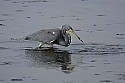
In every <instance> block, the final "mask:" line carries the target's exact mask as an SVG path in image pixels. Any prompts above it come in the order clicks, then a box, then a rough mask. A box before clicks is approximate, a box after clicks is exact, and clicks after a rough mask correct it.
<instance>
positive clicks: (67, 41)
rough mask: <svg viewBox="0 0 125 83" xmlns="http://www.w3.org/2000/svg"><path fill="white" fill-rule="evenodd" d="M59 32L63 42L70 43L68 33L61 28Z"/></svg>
mask: <svg viewBox="0 0 125 83" xmlns="http://www.w3.org/2000/svg"><path fill="white" fill-rule="evenodd" d="M61 33H62V36H63V38H64V41H65V44H66V45H67V46H68V45H69V44H70V42H71V41H70V40H71V38H70V35H69V34H67V33H66V32H64V31H63V30H62V31H61ZM68 35H69V36H68Z"/></svg>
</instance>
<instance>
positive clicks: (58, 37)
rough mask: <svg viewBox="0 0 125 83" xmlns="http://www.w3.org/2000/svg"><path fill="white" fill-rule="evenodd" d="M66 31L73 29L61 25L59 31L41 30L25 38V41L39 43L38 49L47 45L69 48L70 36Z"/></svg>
mask: <svg viewBox="0 0 125 83" xmlns="http://www.w3.org/2000/svg"><path fill="white" fill-rule="evenodd" d="M68 30H71V31H73V29H72V28H71V26H69V25H63V26H62V28H61V29H42V30H39V31H37V32H34V33H33V34H30V35H28V36H26V37H25V40H32V41H38V42H40V45H39V46H38V47H41V46H42V45H44V44H48V45H51V46H52V45H53V44H58V45H62V46H69V45H70V43H71V36H70V34H69V32H68ZM75 35H76V34H75ZM76 36H77V35H76Z"/></svg>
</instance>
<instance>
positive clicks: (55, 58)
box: [25, 47, 74, 73]
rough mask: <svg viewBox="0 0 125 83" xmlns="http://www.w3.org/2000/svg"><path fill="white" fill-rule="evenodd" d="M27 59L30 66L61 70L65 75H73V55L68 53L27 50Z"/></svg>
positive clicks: (50, 50)
mask: <svg viewBox="0 0 125 83" xmlns="http://www.w3.org/2000/svg"><path fill="white" fill-rule="evenodd" d="M25 53H26V57H27V58H28V59H29V60H30V65H31V66H35V67H45V68H52V69H53V68H61V70H62V71H63V72H64V73H71V72H72V71H73V69H74V66H73V65H72V63H71V55H70V53H69V52H68V51H63V50H59V49H57V48H45V47H44V48H40V49H26V51H25Z"/></svg>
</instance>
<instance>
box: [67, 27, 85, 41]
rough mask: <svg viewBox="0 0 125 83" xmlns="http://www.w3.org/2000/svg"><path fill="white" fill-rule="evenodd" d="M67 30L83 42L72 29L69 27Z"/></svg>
mask: <svg viewBox="0 0 125 83" xmlns="http://www.w3.org/2000/svg"><path fill="white" fill-rule="evenodd" d="M68 32H69V33H71V34H73V35H74V36H75V37H76V38H78V39H79V40H80V41H81V42H83V40H82V39H81V38H80V37H79V36H78V35H77V34H76V33H75V32H74V31H73V30H72V29H69V30H68Z"/></svg>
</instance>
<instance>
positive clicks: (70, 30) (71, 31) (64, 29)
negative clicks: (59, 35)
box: [62, 25, 83, 42]
mask: <svg viewBox="0 0 125 83" xmlns="http://www.w3.org/2000/svg"><path fill="white" fill-rule="evenodd" d="M62 30H63V31H64V32H66V33H69V34H73V35H74V36H75V37H76V38H78V39H79V40H80V41H81V42H83V40H82V39H81V38H80V37H79V36H78V35H77V34H76V33H75V32H74V31H73V29H72V27H71V26H69V25H63V26H62Z"/></svg>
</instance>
